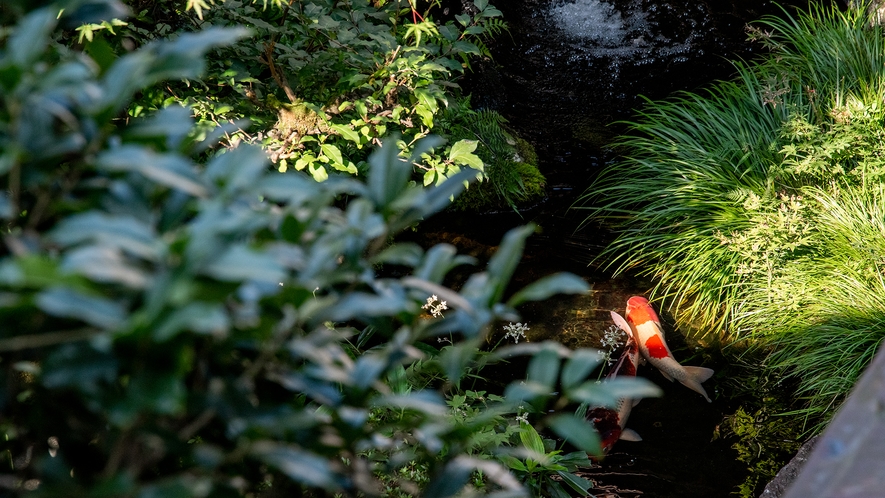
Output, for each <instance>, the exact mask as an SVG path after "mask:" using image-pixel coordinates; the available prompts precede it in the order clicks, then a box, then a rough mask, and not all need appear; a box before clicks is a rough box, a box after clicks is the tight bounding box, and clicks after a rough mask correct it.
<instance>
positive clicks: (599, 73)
mask: <svg viewBox="0 0 885 498" xmlns="http://www.w3.org/2000/svg"><path fill="white" fill-rule="evenodd" d="M495 5H496V7H498V8H499V9H500V10H501V11H502V12H503V13H504V18H505V20H507V22H508V24H509V27H510V33H509V36H508V35H507V34H504V35H502V36H500V37H499V38H498V39H497V40H496V41H495V44H494V45H493V46H492V47H491V50H492V53H493V55H494V60H493V61H486V62H484V63H480V64H475V65H474V67H473V72H472V73H471V74H470V75H469V76H468V78H467V80H466V81H464V82H463V86H464V87H465V90H466V91H467V93H470V94H471V95H472V102H473V104H474V106H475V107H478V108H490V109H494V110H497V111H498V112H500V113H501V114H502V115H504V116H505V117H506V118H507V119H508V121H509V125H510V126H511V127H512V129H514V130H515V131H516V132H517V133H518V134H519V135H520V136H521V137H523V138H525V139H526V140H528V141H529V142H530V143H531V144H532V145H533V146H534V147H535V149H536V151H537V154H538V157H539V167H540V169H541V171H542V172H543V173H544V175H545V176H546V178H547V193H548V195H547V197H546V198H545V199H544V200H543V201H541V202H540V203H538V204H536V205H534V206H531V207H529V208H526V209H524V210H521V211H520V212H518V213H517V212H514V211H503V212H495V213H486V214H484V215H481V216H476V215H475V214H471V215H461V214H458V213H453V212H446V213H443V214H440V215H437V216H436V217H434V218H432V219H430V220H427V222H425V223H423V224H422V225H421V229H420V233H419V234H418V235H417V236H418V237H420V238H421V239H422V241H423V243H425V244H432V243H439V242H448V243H452V244H454V245H456V246H458V248H459V249H460V250H461V251H464V252H466V253H470V254H472V255H474V256H476V257H477V258H478V259H480V260H483V259H485V258H487V257H488V256H489V255H490V254H491V253H492V252H493V251H494V245H495V244H497V242H498V241H499V240H500V239H501V237H502V235H503V234H504V232H505V231H506V230H508V229H509V228H512V227H514V226H517V225H521V224H524V223H527V222H532V223H535V224H537V225H538V226H539V231H538V233H537V234H536V235H534V236H533V237H531V238H530V239H529V241H528V244H527V247H526V253H525V256H524V259H523V262H522V263H521V265H520V268H519V269H518V272H519V273H518V275H517V276H516V277H515V280H514V287H517V286H521V285H523V284H525V283H527V282H529V281H531V280H534V279H537V278H540V277H542V276H544V275H546V274H550V273H553V272H558V271H570V272H572V273H575V274H577V275H580V276H582V277H584V278H585V279H586V280H587V281H588V282H590V283H592V285H593V291H592V292H591V293H590V294H589V295H587V296H579V297H560V298H554V299H552V300H550V301H548V302H544V303H540V304H534V305H530V306H526V307H524V308H522V309H521V313H522V318H523V320H524V322H526V323H527V324H528V326H529V332H528V337H529V339H530V340H544V339H553V340H558V341H560V342H562V343H563V344H565V345H567V346H569V347H571V348H576V347H600V345H601V340H602V336H603V334H604V332H605V330H606V329H607V328H608V327H609V326H610V325H611V319H610V318H609V312H610V311H612V310H614V311H617V312H619V313H622V314H623V313H624V307H625V305H626V301H627V299H628V298H629V297H630V296H632V295H636V294H640V295H642V294H645V295H647V293H648V291H649V289H650V288H651V285H652V282H651V281H650V280H647V279H643V278H637V277H632V276H629V275H624V276H619V277H617V278H615V277H612V274H611V271H610V269H607V268H605V262H604V261H599V260H597V259H596V256H597V255H598V254H599V252H600V251H601V249H602V248H603V247H605V245H606V244H607V243H608V241H609V240H610V236H609V234H607V233H606V231H605V230H604V229H603V228H602V227H599V226H594V225H592V224H591V225H587V226H582V221H583V219H584V217H585V216H586V212H582V211H576V210H572V209H570V207H571V206H572V205H573V204H574V203H575V202H576V201H577V199H578V198H579V197H580V195H581V193H583V192H584V191H585V190H586V188H587V187H588V186H589V184H590V183H591V182H592V180H593V178H594V177H595V176H596V174H597V172H598V171H599V170H600V169H601V168H603V167H605V166H606V165H609V164H611V163H612V161H613V160H614V159H615V154H614V152H612V151H611V150H609V148H608V144H609V143H610V142H611V140H612V138H613V137H614V136H615V135H617V133H618V132H619V130H621V129H623V128H622V127H621V125H619V124H617V123H618V122H619V121H621V120H626V119H629V118H630V117H631V113H632V111H633V110H634V109H636V108H637V107H639V106H640V105H641V104H642V102H643V96H644V97H647V98H650V99H660V98H665V97H666V96H668V95H670V94H671V93H673V92H675V91H680V90H687V91H695V90H701V89H703V87H704V86H705V85H707V84H709V83H711V82H713V81H715V80H717V79H727V78H729V77H730V76H731V75H732V74H733V66H732V65H731V62H730V61H731V60H736V59H748V58H752V57H753V55H754V51H755V50H758V47H755V46H753V45H751V44H750V43H749V42H748V41H747V35H746V31H745V25H746V24H747V22H750V21H753V20H756V19H759V18H760V17H762V16H765V15H783V10H782V9H781V7H779V6H778V5H776V4H774V3H772V2H768V1H764V0H747V1H737V0H731V1H717V2H688V3H683V2H663V1H660V0H628V1H622V0H614V1H612V2H602V1H599V0H568V1H563V0H508V1H505V2H498V3H496V4H495ZM797 6H798V4H797ZM785 8H791V7H785ZM661 315H662V319H663V321H664V325H665V329H666V330H667V333H668V335H667V341H668V343H669V346H670V348H671V349H672V350H673V353H674V356H675V357H676V359H677V360H678V361H680V362H681V363H682V364H685V365H698V366H707V367H711V368H713V369H715V370H716V375H715V376H714V377H713V378H712V379H710V380H709V381H707V382H705V387H706V389H707V392H708V393H709V394H710V396H711V397H712V398H713V402H712V403H706V402H705V401H704V399H703V398H702V397H701V396H699V395H698V394H697V393H695V392H693V391H690V390H689V389H687V388H685V387H683V386H682V385H680V384H678V383H670V382H668V381H666V379H664V378H663V377H662V376H661V375H660V373H658V372H657V370H655V369H653V368H651V367H649V366H644V367H641V368H640V371H639V375H641V376H644V377H646V378H648V379H650V380H651V381H653V382H655V383H656V384H658V385H659V386H660V387H661V388H662V389H663V391H664V396H663V397H662V398H658V399H646V400H643V401H642V403H640V404H639V405H638V406H637V407H636V408H635V409H634V410H633V413H632V415H631V416H630V419H629V422H628V424H627V425H628V427H630V428H632V429H634V430H635V431H636V432H638V433H639V434H640V435H641V436H642V438H643V441H641V442H626V441H622V442H619V443H618V444H617V445H616V446H615V447H614V449H613V450H612V452H611V453H610V454H609V455H608V456H607V457H606V459H605V460H604V461H603V462H602V463H601V465H599V466H598V467H596V468H593V469H590V470H589V471H587V472H584V473H582V475H583V476H584V477H587V478H588V479H592V480H593V481H594V482H595V484H596V488H595V491H594V493H595V494H596V496H600V497H603V496H608V497H634V496H642V497H646V498H664V497H679V498H692V497H704V498H709V497H717V496H723V497H724V496H731V495H732V494H733V493H735V492H736V491H737V490H738V488H739V486H741V484H742V483H748V484H744V494H745V495H746V496H755V495H757V494H758V493H759V491H761V486H764V484H765V480H767V478H768V475H767V474H766V472H767V473H768V474H770V473H772V472H773V471H774V470H776V468H777V467H776V465H780V464H782V463H784V461H785V460H786V459H788V458H789V455H790V452H791V451H795V447H797V445H798V443H797V442H796V441H791V442H790V443H789V444H786V445H784V446H783V447H781V448H770V447H765V446H766V444H767V443H765V442H764V441H762V440H761V439H760V440H758V441H751V442H752V444H757V445H759V455H762V453H763V450H764V451H765V452H772V451H773V452H774V454H775V456H774V457H771V458H770V459H769V460H768V461H767V462H763V463H761V464H760V463H759V462H758V459H757V461H756V462H755V463H753V464H748V463H744V462H741V461H739V456H746V453H747V451H748V448H747V446H746V444H747V431H744V432H743V435H744V439H743V440H742V441H743V443H742V444H743V446H741V445H739V446H741V447H740V448H737V449H736V448H734V447H733V445H735V443H736V441H737V440H738V439H737V438H736V437H735V430H736V429H730V432H728V433H727V434H723V433H721V432H720V429H721V428H722V427H721V426H722V425H723V424H724V422H725V421H726V420H732V421H734V420H737V419H738V418H739V417H738V416H737V415H735V414H736V413H740V414H741V417H743V418H745V419H746V422H747V423H748V424H750V425H753V424H756V423H757V422H759V419H758V417H759V416H760V415H759V413H760V412H759V411H758V406H759V403H760V400H758V399H755V400H752V402H748V400H747V399H746V392H745V393H744V398H743V399H742V398H741V397H740V396H735V395H733V393H731V392H729V391H732V387H734V385H735V384H736V383H737V382H736V381H735V380H734V379H730V378H729V377H730V372H732V371H736V367H734V366H733V365H731V364H730V363H731V362H732V360H731V359H727V357H726V356H724V355H723V354H722V350H721V348H720V347H719V345H718V344H712V343H708V342H705V339H703V338H702V337H691V336H692V334H688V335H689V337H688V338H686V334H685V333H684V331H679V330H674V329H673V326H672V323H673V322H672V320H671V319H670V317H669V316H668V315H667V313H666V312H664V313H662V314H661ZM732 358H733V357H732ZM517 367H518V366H517ZM741 368H743V369H746V368H747V367H746V365H743V366H742V367H741ZM744 371H746V370H744ZM766 389H767V387H766ZM760 396H761V395H760ZM774 397H777V396H776V395H775V396H774ZM763 411H764V410H763ZM747 414H751V415H747ZM754 417H756V418H754ZM723 432H726V431H723ZM753 437H754V436H753V435H752V434H751V435H750V439H752V438H753ZM754 465H755V466H756V467H757V469H761V470H762V471H763V472H762V474H759V475H758V476H757V477H754V475H753V474H751V472H750V470H749V468H748V467H751V466H754ZM757 474H758V472H757ZM748 479H749V480H748Z"/></svg>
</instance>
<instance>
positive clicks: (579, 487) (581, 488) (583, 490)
mask: <svg viewBox="0 0 885 498" xmlns="http://www.w3.org/2000/svg"><path fill="white" fill-rule="evenodd" d="M585 455H586V453H585ZM587 463H588V466H589V464H590V461H589V460H588V461H587ZM556 473H557V474H558V475H559V477H561V478H562V482H564V483H566V484H568V485H569V486H570V487H571V488H572V489H573V490H575V491H576V492H578V493H580V496H587V492H588V491H589V490H590V488H592V487H593V483H592V482H591V481H589V480H587V479H584V478H583V477H578V476H576V475H574V474H572V473H571V472H564V471H562V470H558V471H557V472H556Z"/></svg>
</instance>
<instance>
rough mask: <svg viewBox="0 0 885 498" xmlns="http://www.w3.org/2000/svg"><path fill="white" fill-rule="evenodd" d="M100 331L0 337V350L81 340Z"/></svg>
mask: <svg viewBox="0 0 885 498" xmlns="http://www.w3.org/2000/svg"><path fill="white" fill-rule="evenodd" d="M100 333H101V331H100V330H96V329H91V328H84V329H79V330H68V331H64V332H48V333H45V334H32V335H19V336H16V337H10V338H8V339H0V351H20V350H22V349H31V348H42V347H45V346H53V345H55V344H62V343H66V342H76V341H83V340H86V339H89V338H91V337H94V336H96V335H98V334H100Z"/></svg>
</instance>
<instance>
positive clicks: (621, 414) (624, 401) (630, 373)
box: [587, 311, 642, 454]
mask: <svg viewBox="0 0 885 498" xmlns="http://www.w3.org/2000/svg"><path fill="white" fill-rule="evenodd" d="M611 314H612V320H614V322H615V325H617V326H618V328H620V329H621V330H623V331H624V333H625V334H627V342H626V344H624V351H623V352H622V353H621V356H620V357H619V358H618V362H617V363H616V364H615V366H614V368H612V369H611V370H610V371H609V373H608V375H607V376H606V378H607V379H612V378H614V377H624V376H626V377H635V376H636V368H637V367H638V366H639V348H638V346H637V344H636V341H634V340H633V331H632V330H631V329H630V326H629V325H628V324H627V321H626V320H624V318H623V317H622V316H621V315H619V314H617V313H615V312H614V311H612V312H611ZM636 403H639V400H638V399H636V400H634V399H629V398H621V399H619V400H618V405H617V407H616V409H614V410H613V409H611V408H604V407H597V408H593V409H592V410H589V411H587V420H589V421H590V422H592V423H593V426H594V427H595V428H596V431H597V432H598V433H599V437H600V439H601V440H602V444H601V445H602V452H603V454H607V453H608V452H609V450H611V448H612V446H614V444H615V443H616V442H617V441H618V440H619V439H623V440H625V441H642V438H641V437H639V434H637V433H636V432H635V431H634V430H632V429H627V428H626V425H627V418H629V417H630V412H631V411H632V410H633V407H634V406H636Z"/></svg>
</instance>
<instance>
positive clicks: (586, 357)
mask: <svg viewBox="0 0 885 498" xmlns="http://www.w3.org/2000/svg"><path fill="white" fill-rule="evenodd" d="M600 363H602V355H600V354H599V351H597V350H595V349H579V350H577V351H575V352H574V353H572V356H571V358H569V359H568V360H567V361H566V362H565V366H564V367H563V368H562V378H561V380H562V387H563V389H566V390H568V389H571V388H572V387H574V386H576V385H578V383H579V382H582V381H584V380H585V379H586V378H587V376H588V375H590V372H592V371H593V370H594V369H595V368H596V367H598V366H599V364H600Z"/></svg>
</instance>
